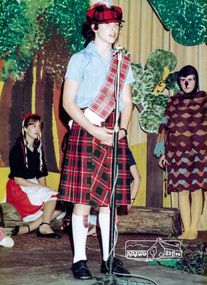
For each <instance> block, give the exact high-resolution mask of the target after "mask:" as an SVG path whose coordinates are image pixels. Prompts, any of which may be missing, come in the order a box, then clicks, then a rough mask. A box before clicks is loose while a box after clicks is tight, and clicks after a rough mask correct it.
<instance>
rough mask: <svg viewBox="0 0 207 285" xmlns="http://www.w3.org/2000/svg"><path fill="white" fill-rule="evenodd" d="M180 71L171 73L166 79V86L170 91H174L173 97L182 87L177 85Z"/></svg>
mask: <svg viewBox="0 0 207 285" xmlns="http://www.w3.org/2000/svg"><path fill="white" fill-rule="evenodd" d="M178 73H179V72H178V71H177V72H172V73H170V74H169V75H168V76H167V78H166V79H165V84H166V87H167V88H168V89H171V90H173V95H175V94H176V93H178V92H179V91H180V87H179V85H178V84H177V77H178Z"/></svg>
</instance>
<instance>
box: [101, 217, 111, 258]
mask: <svg viewBox="0 0 207 285" xmlns="http://www.w3.org/2000/svg"><path fill="white" fill-rule="evenodd" d="M99 226H100V229H101V239H102V249H103V260H104V261H106V260H107V259H108V255H109V234H110V214H102V213H99Z"/></svg>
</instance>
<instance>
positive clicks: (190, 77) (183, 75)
mask: <svg viewBox="0 0 207 285" xmlns="http://www.w3.org/2000/svg"><path fill="white" fill-rule="evenodd" d="M177 82H178V85H179V86H180V89H181V90H182V91H183V93H184V94H188V95H190V96H192V95H194V94H195V93H196V92H197V90H198V72H197V70H196V69H195V68H194V67H193V66H191V65H186V66H184V67H183V68H182V69H181V70H180V71H179V74H178V79H177Z"/></svg>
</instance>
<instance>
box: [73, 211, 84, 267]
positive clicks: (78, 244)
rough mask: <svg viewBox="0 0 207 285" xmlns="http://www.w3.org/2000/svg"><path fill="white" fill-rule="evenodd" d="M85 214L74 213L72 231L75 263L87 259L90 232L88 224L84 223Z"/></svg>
mask: <svg viewBox="0 0 207 285" xmlns="http://www.w3.org/2000/svg"><path fill="white" fill-rule="evenodd" d="M84 218H85V216H77V215H74V214H72V232H73V244H74V258H73V263H76V262H77V261H79V260H86V259H87V257H86V240H87V233H88V225H87V223H84Z"/></svg>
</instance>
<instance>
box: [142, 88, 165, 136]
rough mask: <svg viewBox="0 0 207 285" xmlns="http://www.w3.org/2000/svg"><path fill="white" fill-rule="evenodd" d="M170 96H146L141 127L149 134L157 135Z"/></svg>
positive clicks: (150, 94)
mask: <svg viewBox="0 0 207 285" xmlns="http://www.w3.org/2000/svg"><path fill="white" fill-rule="evenodd" d="M168 98H169V96H168V95H166V94H162V93H160V94H158V95H155V94H154V93H149V94H145V96H144V100H143V102H144V105H143V106H144V110H143V111H142V112H141V114H140V118H139V119H140V125H141V126H142V129H143V130H145V131H146V132H148V133H157V131H158V128H159V125H160V122H161V121H162V118H163V116H164V112H165V108H166V105H167V101H168Z"/></svg>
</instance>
